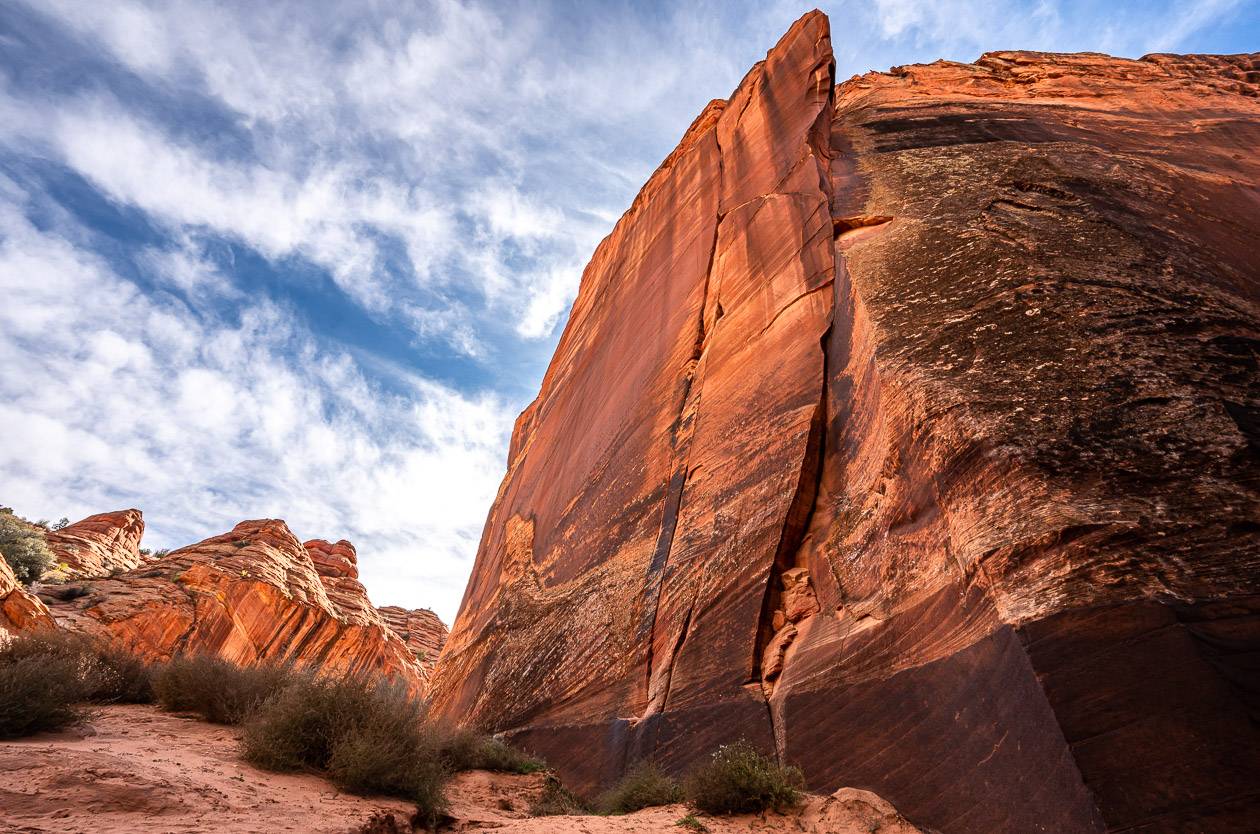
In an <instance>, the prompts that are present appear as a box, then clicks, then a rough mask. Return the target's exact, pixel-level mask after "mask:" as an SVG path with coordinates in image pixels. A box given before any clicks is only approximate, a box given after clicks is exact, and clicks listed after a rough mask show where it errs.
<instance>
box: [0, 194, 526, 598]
mask: <svg viewBox="0 0 1260 834" xmlns="http://www.w3.org/2000/svg"><path fill="white" fill-rule="evenodd" d="M0 287H3V293H4V297H5V304H4V305H2V306H0V402H2V403H3V405H2V406H0V423H3V424H4V425H5V427H6V430H5V431H4V432H2V433H0V471H3V472H5V473H6V493H7V497H9V498H12V496H14V495H16V496H20V497H21V499H22V500H21V501H20V502H18V509H19V511H24V512H27V513H29V514H31V515H43V516H51V517H57V516H60V515H70V516H81V515H87V514H88V513H91V512H98V511H101V510H104V509H113V508H115V505H119V504H120V503H136V504H139V505H141V507H142V509H144V510H145V512H146V518H147V520H148V523H149V525H150V533H149V534H148V538H147V539H146V544H148V545H150V546H175V545H181V544H187V543H189V542H190V541H195V540H197V539H200V538H202V537H204V536H208V535H212V534H216V533H218V532H222V531H224V530H226V529H228V528H230V527H231V526H232V525H234V524H235V523H236V522H237V521H240V520H242V519H244V518H256V517H263V516H279V517H283V518H285V519H287V520H288V521H289V523H290V526H292V527H293V529H294V530H295V532H296V533H297V534H298V535H299V536H302V537H307V538H313V537H331V538H339V537H343V536H344V537H347V538H350V539H351V540H352V541H354V542H355V543H356V544H357V545H358V547H359V548H360V550H361V552H362V553H363V554H364V570H365V574H366V575H368V576H369V577H372V576H375V577H376V578H377V580H378V581H376V582H373V583H372V584H371V586H370V587H371V590H372V592H373V595H374V598H375V601H376V602H378V603H388V602H393V603H401V604H409V605H420V604H432V605H435V606H436V607H437V608H438V610H439V612H440V613H441V614H442V616H444V617H445V618H446V619H447V620H448V621H449V619H450V618H451V617H452V616H453V614H454V606H455V603H456V601H457V600H458V597H459V594H460V592H461V590H462V583H463V578H464V576H465V575H466V572H467V570H468V568H469V567H470V563H469V560H470V557H471V555H472V551H473V550H474V549H475V541H476V539H477V537H478V536H479V534H480V529H481V525H482V523H483V521H484V513H485V511H486V508H487V507H488V506H489V504H490V501H491V499H492V498H493V496H494V492H495V490H496V488H497V486H498V481H499V479H500V477H501V475H502V469H503V457H502V450H503V448H504V447H505V445H506V438H507V434H508V432H509V431H510V428H511V421H512V418H513V417H514V412H513V410H511V409H509V407H508V406H507V405H506V404H505V403H504V402H502V401H501V400H499V399H497V398H495V397H493V396H489V395H480V396H472V395H466V394H460V393H458V392H456V391H453V390H451V389H449V388H446V387H444V386H440V385H437V384H435V383H432V382H428V381H424V380H422V379H418V378H417V379H414V380H413V381H412V384H411V386H410V388H409V390H406V391H404V392H401V393H389V392H386V391H383V390H381V389H380V388H379V387H375V386H373V385H372V384H371V383H369V381H368V379H367V378H366V377H365V376H364V374H363V373H362V370H361V369H360V368H359V367H358V366H357V365H356V363H355V362H354V361H352V360H351V359H350V358H349V357H347V356H346V355H344V354H341V353H337V352H329V351H327V350H324V349H320V348H318V347H317V346H316V345H315V343H314V342H313V340H312V338H311V336H310V335H309V334H307V333H304V332H302V331H300V330H297V329H295V327H294V325H293V324H292V323H291V319H290V317H288V316H287V315H285V313H284V312H283V311H281V310H278V309H275V308H274V307H271V306H269V305H268V304H266V303H262V304H258V305H256V306H255V307H254V308H253V309H252V310H251V311H250V312H248V313H247V314H246V315H245V316H244V317H243V320H242V321H241V323H240V325H239V326H227V325H223V324H221V323H219V324H206V323H205V322H203V321H202V320H200V319H198V318H197V317H194V316H193V315H192V314H191V313H189V312H187V311H186V309H185V308H183V307H182V306H180V305H178V304H175V303H169V304H167V303H164V302H162V301H161V300H160V299H157V298H150V297H145V296H142V295H140V294H139V293H137V292H136V291H135V289H134V287H133V285H131V284H130V283H129V282H127V281H125V280H123V279H121V278H120V277H118V276H117V275H116V274H114V273H113V271H112V270H111V269H110V268H109V266H108V265H107V264H106V263H104V262H103V261H101V260H100V259H99V258H97V257H95V256H94V255H92V254H90V253H87V252H84V251H83V250H81V249H79V248H78V247H76V246H74V245H73V244H72V243H71V242H70V241H68V240H67V239H66V238H65V237H62V236H61V235H59V234H57V233H54V232H51V231H46V230H45V231H41V230H39V229H37V228H36V227H34V226H33V225H31V224H30V223H29V222H28V221H27V220H26V219H25V218H24V217H23V216H22V214H21V213H20V212H18V211H16V210H14V209H13V208H12V207H7V206H6V207H3V208H0ZM470 542H473V544H471V545H470ZM385 565H388V566H389V567H388V569H389V571H390V575H389V577H388V581H385V577H384V576H383V575H382V573H381V571H382V568H383V566H385Z"/></svg>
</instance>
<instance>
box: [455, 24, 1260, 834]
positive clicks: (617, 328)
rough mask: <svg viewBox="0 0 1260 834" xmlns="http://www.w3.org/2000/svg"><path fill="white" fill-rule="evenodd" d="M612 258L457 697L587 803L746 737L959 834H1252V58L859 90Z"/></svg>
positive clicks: (1259, 467)
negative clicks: (633, 768) (587, 793)
mask: <svg viewBox="0 0 1260 834" xmlns="http://www.w3.org/2000/svg"><path fill="white" fill-rule="evenodd" d="M831 73H832V60H831V47H830V40H829V36H828V25H827V21H826V18H825V17H823V16H822V15H821V14H819V13H812V14H810V15H807V16H806V17H804V18H803V19H802V20H800V21H798V22H797V23H796V24H795V25H794V26H793V27H792V29H791V30H790V31H789V32H788V33H787V34H786V35H785V36H784V38H783V39H782V40H781V41H780V42H779V44H778V45H777V46H775V48H774V49H773V50H771V51H770V53H769V54H768V56H767V58H766V60H765V61H764V62H762V63H760V64H758V65H757V66H755V67H754V68H753V69H752V70H751V71H750V72H749V74H748V75H747V76H746V77H745V78H744V80H743V81H742V82H741V84H740V86H739V88H738V89H737V90H736V91H735V93H734V94H733V95H732V96H731V98H730V100H729V101H726V102H723V101H715V102H713V103H711V104H710V105H709V106H708V107H707V108H706V109H705V111H704V112H703V113H702V114H701V116H700V117H699V118H698V119H697V120H696V121H695V122H694V123H693V124H692V126H691V127H690V128H689V129H688V131H687V132H686V134H685V135H684V137H683V139H682V141H681V142H680V144H679V146H678V148H677V149H676V150H675V151H674V152H673V153H672V154H670V156H669V157H668V158H667V159H666V160H665V162H664V163H662V165H661V166H660V168H659V169H658V170H657V171H656V172H655V173H654V174H653V175H652V177H651V179H650V180H649V181H648V183H647V184H646V185H645V186H644V188H643V190H642V192H641V193H640V194H639V196H638V198H637V199H636V200H635V201H634V204H633V205H632V207H631V208H630V210H629V211H628V212H627V213H626V214H625V216H623V217H622V219H621V220H620V221H619V222H618V224H617V226H616V228H615V229H614V230H613V232H612V234H611V235H610V236H609V237H608V238H607V239H605V240H604V241H603V242H602V243H601V244H600V246H599V248H598V249H597V250H596V252H595V255H594V257H593V259H592V261H591V263H590V265H589V266H588V267H587V269H586V271H585V273H584V275H583V278H582V284H581V288H580V291H579V294H578V298H577V300H576V301H575V303H574V306H573V310H572V313H571V315H570V319H569V322H568V326H567V327H566V329H565V332H564V335H563V336H562V338H561V340H560V343H559V345H558V346H557V349H556V353H555V356H554V358H553V360H552V363H551V365H550V367H549V369H548V371H547V374H546V376H545V378H544V380H543V383H542V389H541V391H540V393H539V395H538V398H537V399H536V400H535V401H534V402H533V403H532V404H531V405H530V406H529V407H528V408H527V409H526V410H525V412H524V413H523V414H522V415H521V417H520V418H519V420H518V422H517V425H516V429H515V431H514V434H513V438H512V445H511V450H510V452H509V460H508V472H507V475H506V477H505V479H504V481H503V484H502V487H501V488H500V491H499V494H498V496H497V498H496V501H495V504H494V507H493V508H492V510H491V513H490V517H489V519H488V521H487V526H486V529H485V532H484V535H483V538H482V542H481V547H480V550H479V552H478V556H477V561H476V565H475V568H474V571H473V574H472V577H471V579H470V581H469V585H468V588H467V591H466V593H465V596H464V600H463V603H462V606H461V609H460V613H459V616H458V618H457V619H456V622H455V624H454V626H453V627H452V631H451V635H450V638H449V641H448V645H447V647H446V649H445V650H444V653H443V655H442V658H441V660H440V662H439V664H438V668H437V670H436V672H435V676H434V684H433V690H432V691H433V699H434V703H435V708H436V709H437V710H438V711H439V712H442V713H446V714H449V715H452V716H457V717H460V718H466V719H469V720H472V721H473V722H475V723H478V724H480V725H481V726H483V727H485V728H487V729H490V730H495V731H504V732H507V733H508V734H509V735H510V736H511V737H512V738H513V739H514V740H515V741H517V742H518V743H521V744H523V745H525V746H527V747H530V748H533V749H534V750H536V751H537V752H539V753H541V754H543V755H544V756H545V757H546V758H547V759H548V760H549V762H551V763H552V764H553V765H556V766H558V767H559V769H560V770H561V771H562V772H563V774H564V775H565V776H566V778H568V779H569V780H571V781H572V782H573V783H575V784H577V785H578V786H579V787H583V788H587V789H592V788H594V787H596V786H597V785H599V784H604V783H607V782H609V781H611V780H612V779H614V778H615V777H616V776H618V775H619V774H620V773H621V772H622V770H623V769H624V768H625V766H626V765H627V763H629V762H633V761H635V760H637V759H644V758H652V759H655V760H657V761H658V762H661V763H662V764H663V765H664V766H665V767H667V768H671V769H674V770H681V769H682V768H683V767H685V766H686V765H688V764H690V763H691V762H693V761H695V760H696V759H697V758H699V757H701V756H703V755H705V754H707V752H708V751H709V750H711V749H712V748H713V746H715V745H716V744H718V743H720V742H723V741H727V740H730V739H732V738H735V737H739V736H743V737H745V738H748V739H750V740H752V741H754V742H755V743H758V744H760V745H762V746H763V747H764V748H766V749H767V750H775V751H777V752H778V753H779V755H781V756H782V757H783V758H784V759H786V760H789V761H792V762H795V763H799V764H800V765H802V766H803V767H804V769H805V772H806V775H807V777H808V779H809V780H810V783H811V787H813V788H815V789H820V790H831V789H834V788H835V787H838V786H840V785H852V786H856V787H860V788H867V789H871V790H874V791H875V792H877V793H878V794H880V795H881V796H883V797H885V798H887V799H889V800H890V801H892V802H893V803H894V804H895V805H896V806H897V808H898V809H899V810H901V811H902V812H903V813H905V814H906V816H907V817H908V818H909V819H910V820H911V821H913V822H915V823H916V824H918V825H920V826H923V827H929V828H933V829H937V830H939V831H941V832H944V834H950V833H951V832H969V833H971V832H1019V834H1023V833H1024V832H1032V831H1056V832H1101V831H1112V830H1116V831H1118V830H1125V831H1138V830H1141V831H1172V830H1187V831H1188V830H1193V831H1237V830H1245V829H1247V828H1248V827H1249V826H1250V825H1253V824H1254V822H1255V820H1256V819H1257V818H1258V817H1260V794H1258V793H1257V790H1256V785H1255V778H1254V777H1255V774H1256V773H1260V732H1258V730H1257V723H1256V721H1255V716H1256V715H1257V714H1260V677H1258V676H1257V673H1256V667H1255V663H1254V658H1255V657H1256V656H1257V653H1258V652H1260V494H1258V492H1257V482H1256V478H1255V473H1256V472H1257V471H1260V460H1258V449H1260V382H1258V380H1260V377H1258V375H1257V353H1258V352H1260V307H1258V304H1260V247H1258V246H1257V245H1256V230H1257V228H1260V188H1258V186H1257V183H1260V155H1257V154H1256V153H1255V151H1254V148H1255V147H1257V143H1258V142H1260V98H1258V97H1257V96H1258V93H1260V75H1258V73H1260V55H1244V56H1169V55H1155V56H1148V57H1146V58H1143V59H1141V60H1122V59H1114V58H1108V57H1106V56H1101V55H1050V54H1040V53H1015V52H1009V53H993V54H990V55H986V56H984V57H982V58H981V59H980V60H979V61H977V62H976V63H975V64H955V63H947V62H938V63H936V64H932V65H928V66H919V67H900V68H896V69H894V70H893V71H892V72H891V73H887V74H879V73H873V74H868V75H865V76H861V77H858V78H854V79H852V80H850V81H848V82H845V83H844V84H841V85H840V86H839V87H833V83H834V82H833V79H832V78H831Z"/></svg>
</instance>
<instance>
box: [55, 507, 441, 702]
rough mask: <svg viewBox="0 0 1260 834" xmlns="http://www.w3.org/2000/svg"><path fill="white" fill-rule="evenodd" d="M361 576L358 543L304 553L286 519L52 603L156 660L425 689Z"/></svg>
mask: <svg viewBox="0 0 1260 834" xmlns="http://www.w3.org/2000/svg"><path fill="white" fill-rule="evenodd" d="M357 577H358V565H357V561H356V555H355V551H354V547H353V546H352V545H351V544H350V543H349V542H344V541H342V542H338V543H336V544H330V543H328V542H326V541H323V540H313V541H310V542H307V543H306V544H305V545H303V544H302V543H301V542H299V541H298V540H297V538H296V537H294V535H293V533H292V532H291V531H290V530H289V528H288V526H286V525H285V523H284V522H283V521H279V520H276V519H263V520H259V521H244V522H241V523H240V524H238V525H236V527H235V528H233V529H232V531H231V532H230V533H225V534H224V535H221V536H215V537H213V538H209V539H206V540H205V541H202V542H199V543H197V544H194V545H190V546H188V547H184V548H180V549H179V550H175V551H172V552H171V553H169V554H167V555H166V556H164V557H163V558H161V559H158V560H155V561H153V562H151V563H149V564H146V565H144V566H143V567H141V568H138V569H136V570H132V571H129V572H126V573H123V574H120V575H118V576H114V577H110V578H105V579H99V580H95V581H92V582H88V583H80V584H79V586H78V587H82V588H84V589H86V592H87V593H86V595H85V596H81V597H76V596H73V595H67V594H65V593H64V592H59V593H60V597H61V598H58V597H57V596H52V597H50V601H51V610H52V612H53V614H54V616H55V617H56V619H57V621H58V623H59V624H60V625H62V626H64V627H67V628H71V629H74V630H79V631H83V632H87V633H90V634H99V635H102V636H106V637H108V638H110V639H113V640H116V641H119V642H121V643H122V644H123V645H125V646H127V647H128V648H130V649H132V650H133V651H135V652H136V653H137V654H140V655H141V656H143V657H146V658H150V659H154V660H162V659H167V658H169V657H171V656H172V655H174V654H176V653H179V652H185V653H205V654H214V655H218V656H220V657H223V658H225V659H227V660H230V661H233V662H235V663H241V664H253V663H259V662H262V661H266V660H277V661H292V662H294V663H297V664H299V665H308V666H314V667H317V668H319V669H320V670H322V671H329V672H350V673H367V672H372V673H380V674H384V675H387V676H391V677H394V678H397V679H399V680H402V681H404V682H405V683H407V684H408V685H409V686H412V687H414V688H416V689H417V690H418V691H422V690H423V689H424V686H425V683H426V681H427V678H428V666H427V665H426V664H422V663H420V662H419V661H418V660H417V658H416V657H415V655H414V654H413V653H412V651H411V650H410V649H409V648H408V646H407V645H406V644H405V643H404V642H403V641H402V639H400V638H399V637H398V636H397V635H396V634H394V632H393V631H392V630H391V629H390V628H389V627H388V626H387V625H386V624H385V622H384V620H383V619H382V618H381V616H380V615H379V614H378V613H377V611H376V609H375V608H373V607H372V606H371V604H370V603H369V602H368V599H367V594H366V592H365V591H364V589H363V585H362V584H360V583H359V581H358V578H357Z"/></svg>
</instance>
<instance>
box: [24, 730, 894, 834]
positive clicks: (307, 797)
mask: <svg viewBox="0 0 1260 834" xmlns="http://www.w3.org/2000/svg"><path fill="white" fill-rule="evenodd" d="M542 785H543V777H542V776H541V775H532V776H516V775H507V774H492V773H483V772H474V773H465V774H460V775H459V776H458V777H457V778H455V779H454V780H452V782H451V784H450V787H449V788H448V791H447V795H448V798H449V800H450V805H451V808H450V811H451V816H452V817H453V819H452V820H451V822H450V824H449V826H448V827H447V829H446V830H450V831H459V832H495V834H553V833H554V834H614V832H617V834H630V833H631V832H673V834H682V832H686V831H687V829H685V828H681V827H679V826H678V825H677V824H676V823H677V821H678V820H679V819H681V818H682V817H684V816H686V815H687V813H688V812H687V809H686V808H684V807H683V806H681V805H671V806H666V807H663V808H650V809H647V810H644V811H640V812H638V813H635V814H629V815H626V816H621V817H597V816H566V817H542V818H529V816H528V809H529V806H530V803H531V802H532V801H533V799H534V798H535V797H536V796H537V795H538V793H539V792H540V791H541V789H542ZM412 810H413V809H412V808H411V806H409V805H408V804H407V803H405V802H400V801H398V800H392V799H386V798H370V797H359V796H352V795H350V794H345V793H341V792H339V791H338V790H337V789H336V788H334V787H333V786H332V785H331V784H329V783H328V782H327V781H326V780H324V779H322V778H320V777H317V776H296V775H288V774H278V773H269V772H267V771H262V770H258V769H256V768H253V767H251V766H249V765H247V764H245V763H244V762H242V761H241V760H240V759H239V758H238V755H237V743H236V734H235V732H234V731H233V730H232V729H231V728H228V727H219V726H215V725H213V724H206V723H203V722H201V721H198V720H195V719H192V718H187V717H183V716H179V715H171V714H169V713H163V712H160V711H158V710H157V709H155V708H153V707H147V706H113V707H105V708H102V709H100V710H99V711H98V713H97V716H96V717H95V718H94V719H93V720H92V721H91V722H90V723H89V724H88V725H86V726H84V727H82V728H79V729H77V730H74V731H71V732H65V733H57V734H45V735H40V736H34V737H31V738H28V739H22V740H19V741H8V742H0V834H17V832H22V834H35V832H39V833H40V834H43V833H44V832H49V833H50V834H51V832H56V834H80V833H81V834H177V832H178V833H179V834H183V833H184V832H214V834H263V832H266V834H271V832H302V834H316V833H317V832H318V833H320V834H322V833H323V832H328V834H348V833H349V832H354V831H356V830H358V829H359V828H360V827H361V826H362V825H363V824H364V823H366V822H367V821H368V820H369V819H370V818H372V817H373V816H374V815H377V816H378V818H380V817H384V816H387V815H392V816H393V818H394V819H395V820H398V821H400V822H401V821H404V820H407V819H408V818H409V817H410V815H411V811H412ZM700 822H701V823H702V824H703V825H704V826H705V828H706V829H707V830H708V831H711V832H713V834H744V832H754V831H755V832H808V834H914V832H916V831H917V829H915V828H913V827H911V826H909V825H908V824H906V823H905V822H904V821H902V820H901V819H900V817H898V816H897V814H896V812H895V811H893V809H892V808H891V806H889V805H888V804H887V803H885V802H883V801H882V800H880V799H879V798H878V797H876V796H874V795H873V794H869V793H865V792H862V791H849V790H845V791H840V792H838V793H837V794H836V795H835V796H831V797H811V798H810V799H809V801H808V802H807V803H806V804H805V806H804V807H803V808H802V809H801V811H799V812H797V813H794V814H791V815H787V816H783V815H779V814H768V815H766V816H764V817H728V818H721V819H714V818H709V817H700ZM390 828H391V827H390V826H384V827H380V828H377V829H374V831H375V832H377V834H392V832H390ZM399 830H403V829H401V828H400V829H399Z"/></svg>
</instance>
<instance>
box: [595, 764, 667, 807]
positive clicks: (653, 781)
mask: <svg viewBox="0 0 1260 834" xmlns="http://www.w3.org/2000/svg"><path fill="white" fill-rule="evenodd" d="M682 799H683V796H682V787H680V786H679V784H678V782H677V780H675V779H673V778H672V777H670V776H668V775H666V774H665V773H664V772H663V771H662V770H661V769H660V768H659V767H657V766H656V765H655V764H653V763H651V762H640V763H639V764H637V765H635V766H634V767H632V768H630V770H629V771H627V772H626V775H625V776H623V777H621V779H620V781H618V782H617V784H616V785H613V787H612V788H611V789H609V790H608V791H607V792H606V793H604V794H603V795H602V796H600V798H599V800H598V801H597V802H596V803H595V807H597V808H598V809H599V810H600V811H602V812H604V813H606V814H629V813H631V812H633V811H638V810H640V809H642V808H654V807H656V806H658V805H673V804H674V803H675V802H682Z"/></svg>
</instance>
